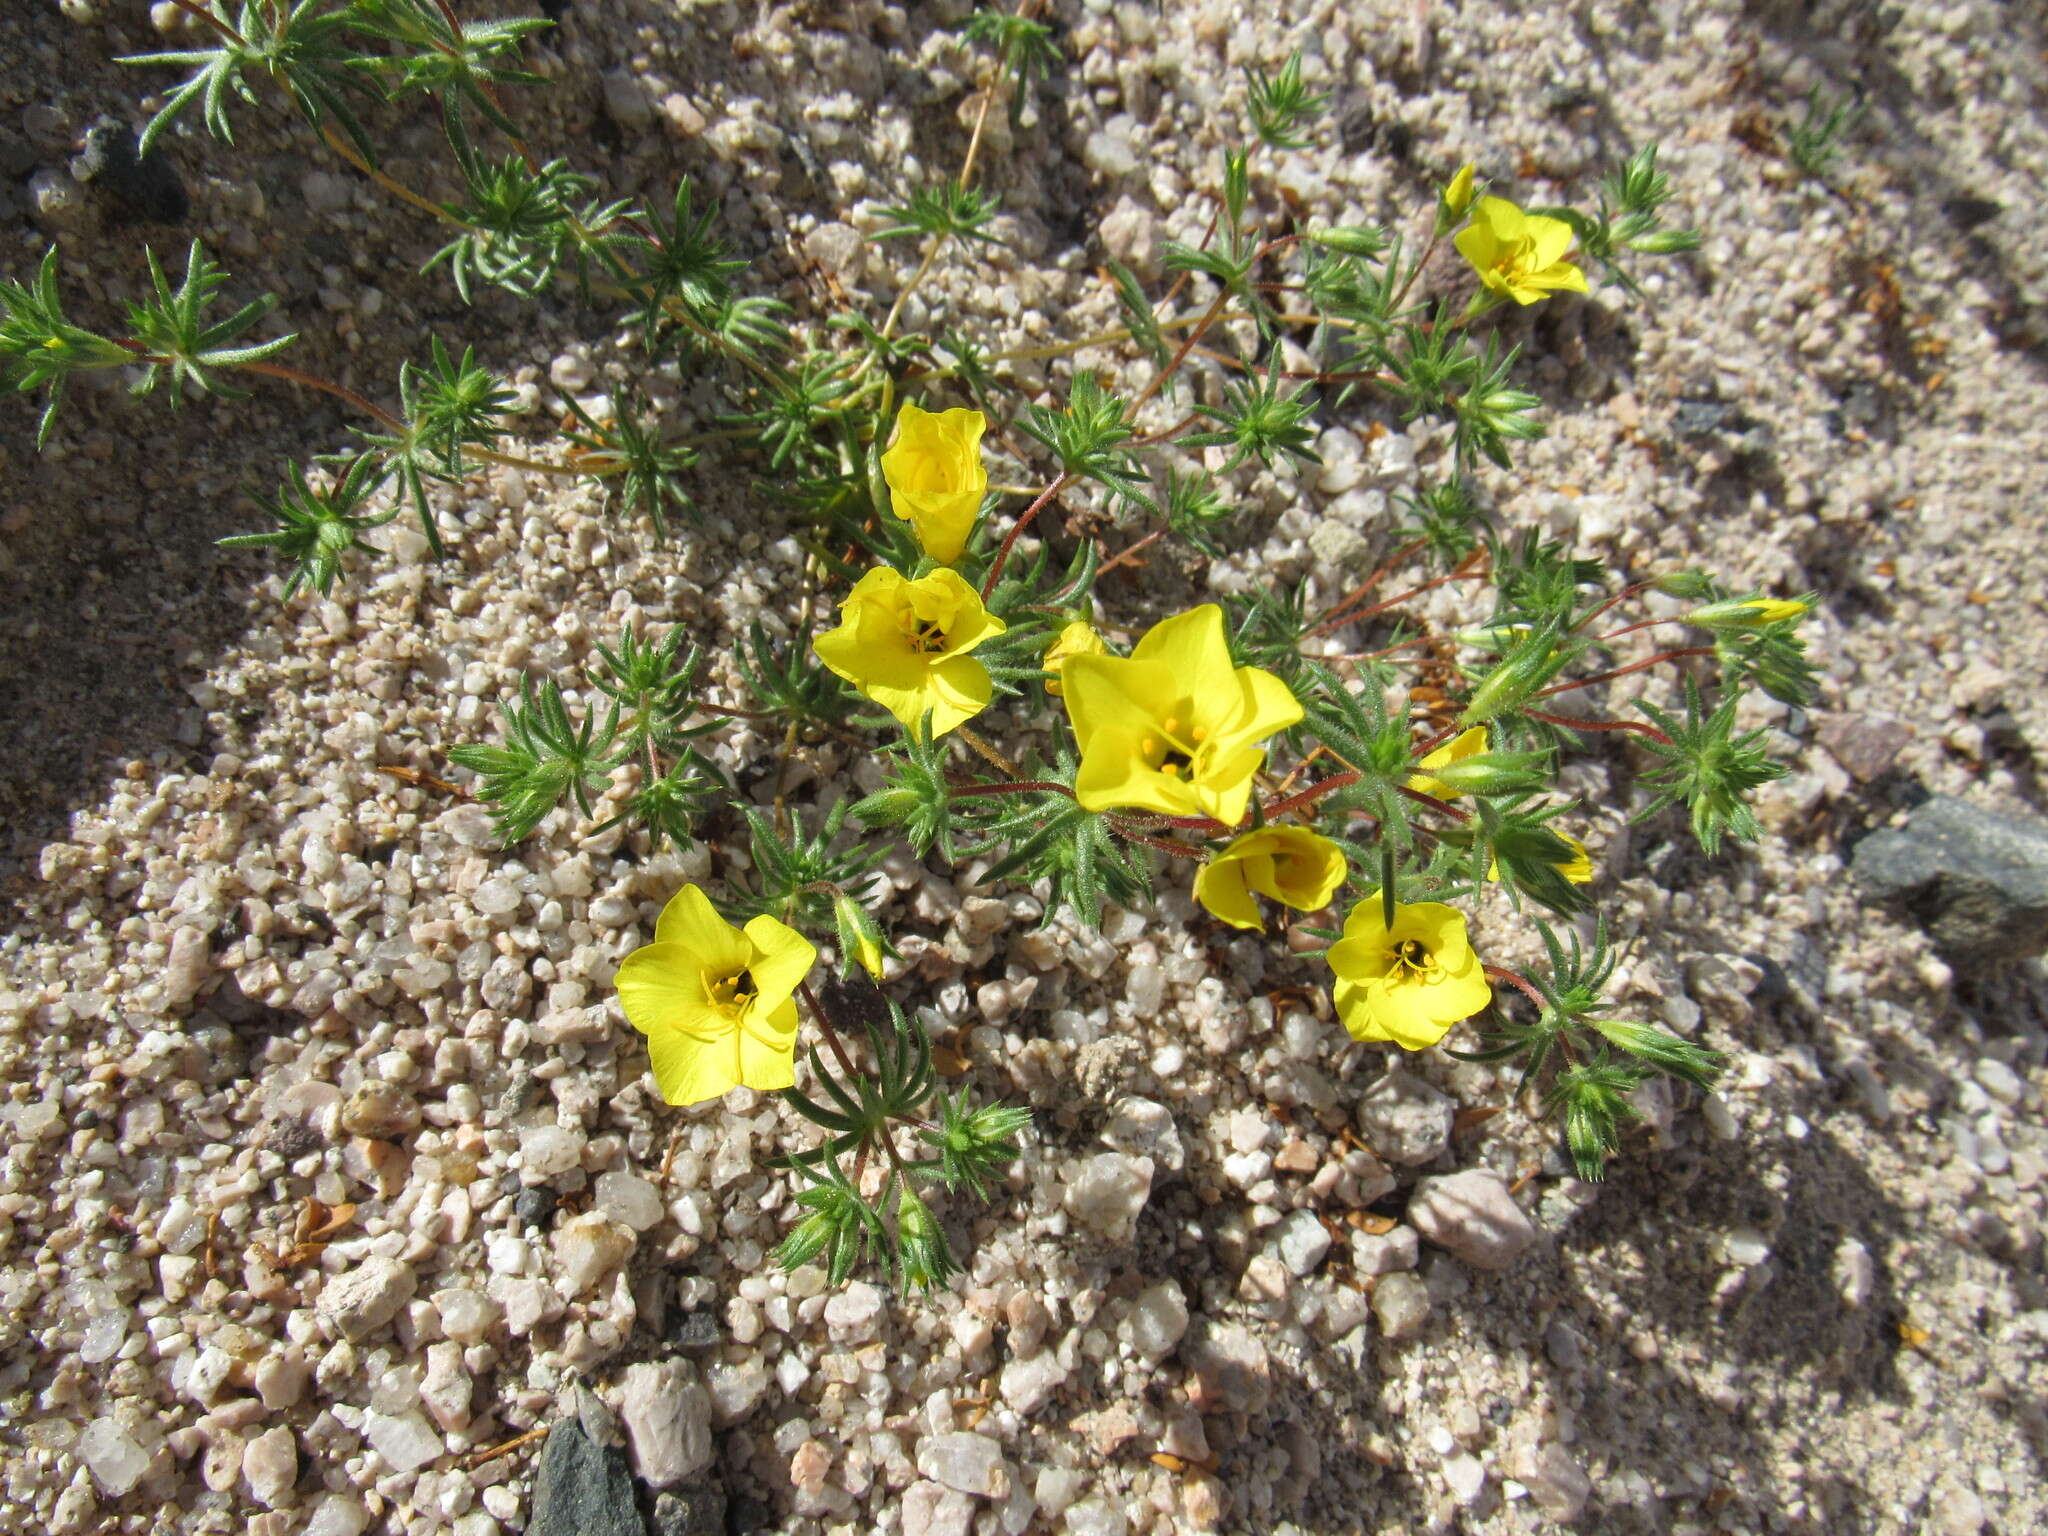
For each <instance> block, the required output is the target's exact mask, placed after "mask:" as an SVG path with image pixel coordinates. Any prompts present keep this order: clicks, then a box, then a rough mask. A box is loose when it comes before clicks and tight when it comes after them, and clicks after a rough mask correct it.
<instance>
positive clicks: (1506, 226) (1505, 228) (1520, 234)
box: [1473, 197, 1529, 246]
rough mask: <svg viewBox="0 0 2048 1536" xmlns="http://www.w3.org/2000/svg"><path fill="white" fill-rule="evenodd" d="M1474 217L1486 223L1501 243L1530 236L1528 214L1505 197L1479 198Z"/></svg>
mask: <svg viewBox="0 0 2048 1536" xmlns="http://www.w3.org/2000/svg"><path fill="white" fill-rule="evenodd" d="M1473 218H1474V219H1475V221H1477V222H1478V223H1481V224H1483V225H1485V227H1486V229H1487V230H1488V231H1489V232H1490V233H1491V234H1492V235H1493V238H1494V239H1495V240H1496V241H1498V242H1499V243H1500V244H1501V245H1504V246H1505V245H1513V244H1515V243H1516V242H1517V241H1520V240H1525V239H1527V238H1528V236H1529V229H1528V222H1529V221H1528V215H1527V214H1525V213H1523V212H1522V210H1521V209H1520V208H1517V207H1516V206H1515V205H1514V204H1513V203H1511V202H1509V201H1508V200H1507V199H1506V198H1504V197H1482V198H1481V199H1479V203H1478V206H1477V208H1476V209H1475V211H1474V213H1473Z"/></svg>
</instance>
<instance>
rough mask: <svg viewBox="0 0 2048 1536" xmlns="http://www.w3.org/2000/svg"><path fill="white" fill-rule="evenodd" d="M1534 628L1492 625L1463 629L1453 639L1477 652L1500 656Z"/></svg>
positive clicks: (1531, 626)
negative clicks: (1488, 652)
mask: <svg viewBox="0 0 2048 1536" xmlns="http://www.w3.org/2000/svg"><path fill="white" fill-rule="evenodd" d="M1532 628H1534V626H1533V625H1529V624H1491V625H1488V626H1487V627H1486V628H1484V629H1461V630H1459V631H1458V632H1457V633H1456V634H1455V635H1453V636H1451V638H1452V639H1453V640H1455V641H1457V642H1458V644H1460V645H1463V646H1469V647H1471V648H1472V649H1473V650H1475V651H1491V652H1493V653H1494V654H1495V655H1496V656H1498V655H1499V654H1500V653H1501V652H1502V651H1505V650H1506V649H1508V647H1510V646H1512V645H1513V644H1514V643H1515V642H1516V641H1518V640H1520V639H1521V638H1522V636H1524V635H1526V634H1528V633H1529V631H1530V630H1531V629H1532Z"/></svg>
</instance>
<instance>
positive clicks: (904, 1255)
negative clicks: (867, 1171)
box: [896, 1183, 959, 1290]
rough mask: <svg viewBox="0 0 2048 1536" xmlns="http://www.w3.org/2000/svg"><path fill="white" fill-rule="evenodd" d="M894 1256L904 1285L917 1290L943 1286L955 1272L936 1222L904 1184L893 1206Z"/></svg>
mask: <svg viewBox="0 0 2048 1536" xmlns="http://www.w3.org/2000/svg"><path fill="white" fill-rule="evenodd" d="M896 1256H897V1262H898V1264H899V1265H900V1266H901V1267H902V1271H903V1282H904V1284H906V1285H914V1286H916V1287H917V1288H918V1289H920V1290H930V1289H931V1288H932V1287H933V1286H935V1285H943V1284H945V1282H946V1280H947V1278H948V1277H949V1276H951V1275H954V1274H956V1273H958V1272H959V1265H957V1264H955V1263H954V1262H953V1253H952V1250H951V1249H949V1248H948V1247H947V1246H946V1234H945V1232H944V1231H943V1230H941V1228H940V1226H939V1223H938V1218H936V1217H935V1216H933V1215H932V1211H931V1207H930V1206H928V1205H926V1204H925V1203H924V1201H923V1200H922V1199H921V1198H919V1196H918V1194H917V1191H916V1190H914V1189H912V1188H911V1187H910V1186H909V1184H907V1183H906V1184H905V1185H904V1186H903V1194H902V1197H901V1198H900V1199H899V1200H898V1201H897V1202H896Z"/></svg>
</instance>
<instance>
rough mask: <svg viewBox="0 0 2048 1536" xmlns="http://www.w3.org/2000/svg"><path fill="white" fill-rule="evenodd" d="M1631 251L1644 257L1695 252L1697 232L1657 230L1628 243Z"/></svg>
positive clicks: (1698, 239) (1698, 240)
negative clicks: (1640, 253) (1639, 252)
mask: <svg viewBox="0 0 2048 1536" xmlns="http://www.w3.org/2000/svg"><path fill="white" fill-rule="evenodd" d="M1628 247H1629V249H1630V250H1632V251H1641V252H1642V253H1643V254H1644V255H1645V256H1676V255H1678V254H1679V253H1680V252H1682V251H1696V250H1698V249H1699V248H1700V237H1699V232H1698V231H1697V230H1691V229H1659V230H1654V231H1652V232H1651V233H1649V234H1647V235H1638V236H1636V238H1635V239H1633V240H1631V241H1629V243H1628Z"/></svg>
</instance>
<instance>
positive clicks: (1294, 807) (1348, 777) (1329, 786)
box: [1260, 770, 1358, 821]
mask: <svg viewBox="0 0 2048 1536" xmlns="http://www.w3.org/2000/svg"><path fill="white" fill-rule="evenodd" d="M1357 782H1358V774H1357V772H1356V771H1355V770H1354V771H1349V772H1345V773H1333V774H1331V775H1330V777H1328V778H1327V779H1318V780H1316V782H1315V783H1313V784H1311V785H1309V786H1308V788H1306V789H1298V790H1296V791H1295V792H1294V793H1293V794H1291V795H1289V796H1288V797H1287V798H1286V799H1284V800H1275V801H1273V802H1272V803H1271V804H1270V805H1265V806H1261V807H1260V810H1261V812H1262V813H1263V814H1264V815H1265V817H1266V819H1267V820H1268V821H1271V820H1273V819H1274V818H1275V817H1277V816H1285V815H1286V814H1287V813H1288V812H1289V811H1298V810H1300V809H1301V808H1302V807H1303V806H1306V805H1312V804H1314V803H1315V802H1316V801H1318V800H1320V799H1321V798H1322V797H1323V796H1324V795H1327V794H1329V793H1330V792H1331V791H1332V790H1338V789H1342V788H1344V787H1345V786H1346V785H1347V784H1356V783H1357Z"/></svg>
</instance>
